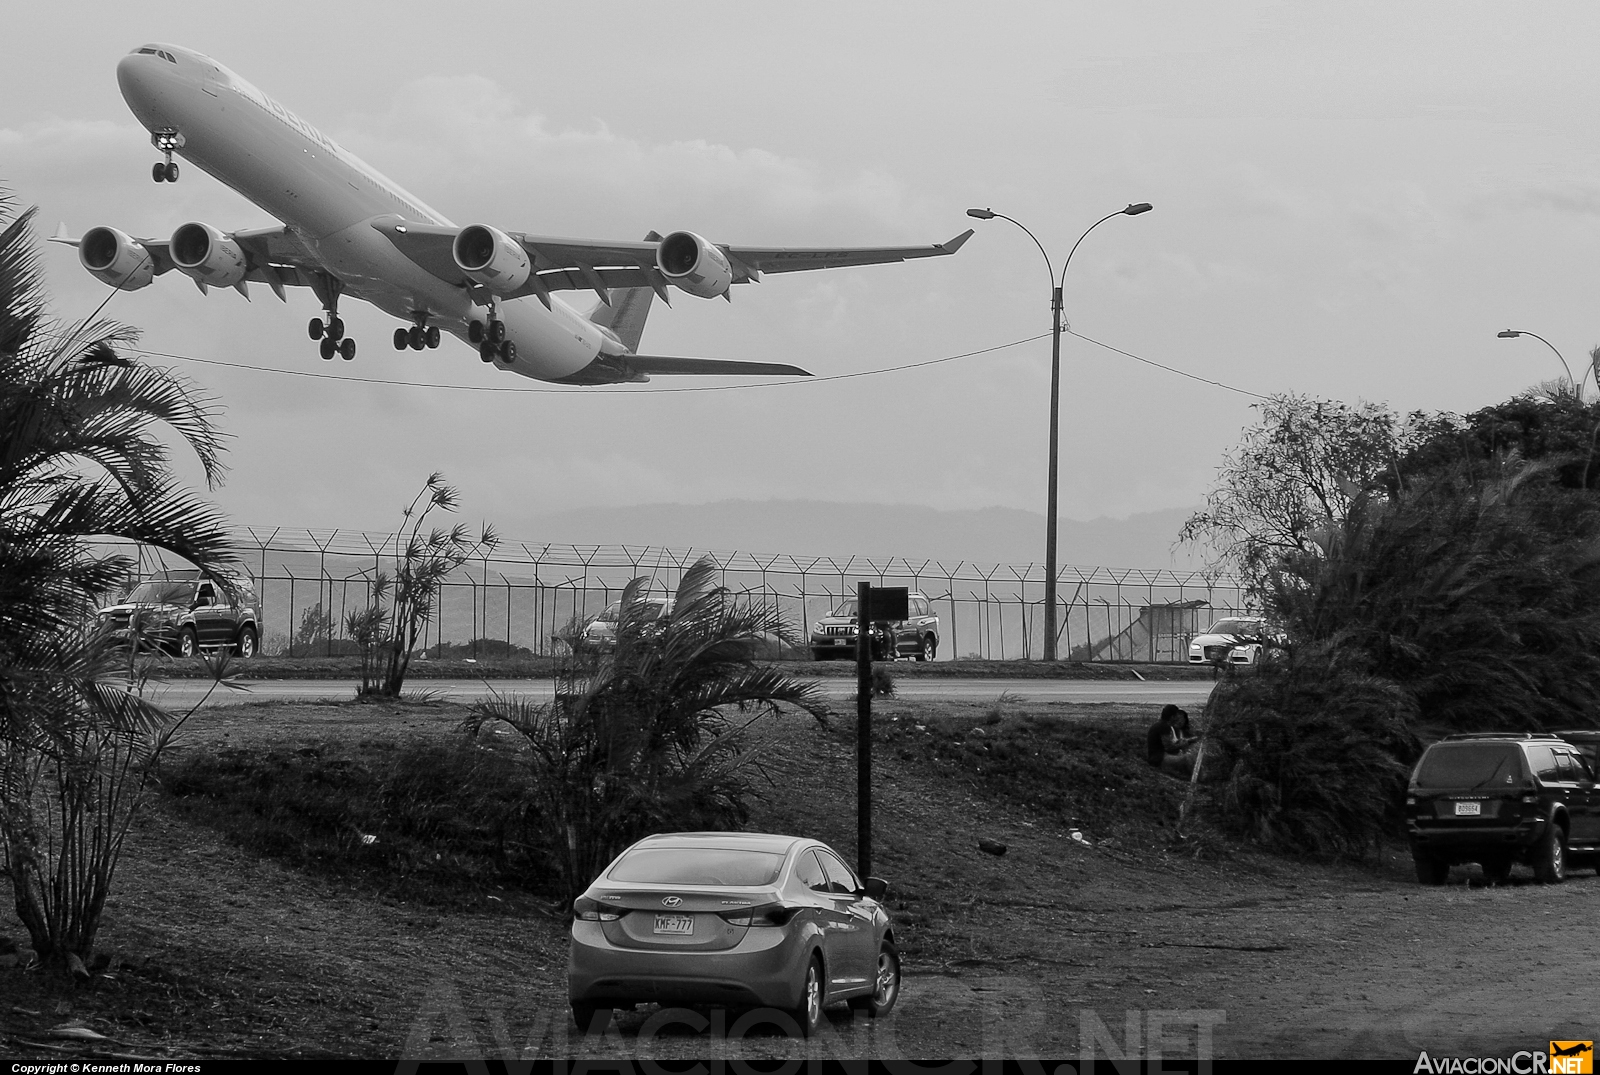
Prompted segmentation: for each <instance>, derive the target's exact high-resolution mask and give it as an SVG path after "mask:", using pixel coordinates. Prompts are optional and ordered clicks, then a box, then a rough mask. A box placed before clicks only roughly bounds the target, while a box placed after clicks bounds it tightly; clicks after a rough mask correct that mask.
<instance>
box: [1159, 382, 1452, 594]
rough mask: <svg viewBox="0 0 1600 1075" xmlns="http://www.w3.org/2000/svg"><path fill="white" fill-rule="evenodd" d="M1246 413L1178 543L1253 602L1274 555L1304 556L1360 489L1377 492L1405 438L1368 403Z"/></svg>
mask: <svg viewBox="0 0 1600 1075" xmlns="http://www.w3.org/2000/svg"><path fill="white" fill-rule="evenodd" d="M1255 406H1256V407H1257V408H1259V410H1260V412H1261V420H1260V422H1259V423H1257V424H1256V425H1255V426H1253V427H1250V428H1247V429H1246V430H1245V431H1244V436H1243V439H1242V440H1241V441H1240V443H1239V445H1238V447H1236V448H1234V449H1233V450H1232V451H1231V452H1229V453H1228V454H1227V455H1226V456H1225V457H1224V458H1223V462H1222V465H1221V466H1220V467H1219V468H1218V470H1217V481H1216V484H1215V485H1213V486H1212V489H1211V491H1210V492H1209V493H1207V494H1206V506H1205V508H1203V509H1202V510H1200V511H1198V512H1196V513H1195V514H1194V515H1193V516H1192V517H1190V519H1189V521H1188V522H1186V523H1185V524H1184V526H1183V531H1182V533H1181V536H1180V537H1181V540H1183V541H1185V542H1191V543H1196V544H1199V543H1206V544H1209V545H1210V546H1211V547H1212V548H1214V549H1216V550H1217V561H1216V563H1215V564H1214V565H1213V566H1214V567H1215V568H1224V569H1229V570H1232V571H1234V572H1235V573H1237V574H1238V575H1240V576H1241V577H1242V578H1243V579H1244V580H1245V583H1246V586H1247V588H1248V589H1249V590H1250V591H1251V592H1252V593H1253V594H1254V595H1255V596H1256V597H1257V598H1260V597H1262V596H1264V595H1265V594H1266V593H1267V592H1268V591H1269V590H1270V587H1271V583H1270V578H1271V574H1272V572H1273V570H1274V569H1275V568H1276V567H1277V566H1278V564H1279V562H1280V561H1281V559H1282V558H1283V557H1284V556H1286V555H1289V554H1301V555H1308V554H1309V555H1314V554H1315V551H1316V548H1317V546H1316V541H1315V537H1316V535H1317V534H1319V533H1320V532H1321V531H1323V530H1324V529H1326V528H1327V527H1328V526H1329V525H1330V524H1337V523H1338V522H1339V521H1340V520H1342V519H1343V518H1344V517H1345V515H1346V513H1347V512H1348V511H1349V509H1350V503H1351V500H1352V498H1353V497H1355V496H1356V495H1358V494H1359V493H1360V492H1361V491H1362V490H1363V489H1367V488H1370V487H1372V486H1374V485H1375V484H1377V485H1381V484H1382V479H1383V477H1384V475H1385V471H1388V470H1390V468H1391V467H1392V464H1393V461H1394V458H1395V455H1396V453H1397V452H1398V451H1399V450H1400V449H1401V447H1402V446H1403V444H1405V443H1406V442H1407V440H1408V437H1409V436H1410V433H1409V425H1402V424H1401V423H1400V422H1399V420H1398V419H1397V418H1396V417H1395V415H1394V414H1393V413H1392V412H1391V411H1389V410H1388V409H1387V408H1385V407H1383V406H1381V405H1379V404H1375V403H1361V404H1358V405H1356V406H1351V405H1350V404H1348V403H1341V402H1338V401H1336V400H1314V399H1312V398H1310V397H1309V396H1297V395H1293V394H1286V395H1277V396H1272V397H1270V398H1269V399H1267V400H1265V401H1264V402H1262V403H1258V404H1255ZM1420 420H1421V416H1420V415H1416V416H1413V418H1412V423H1415V422H1417V421H1420Z"/></svg>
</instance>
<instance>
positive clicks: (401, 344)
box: [394, 328, 411, 351]
mask: <svg viewBox="0 0 1600 1075" xmlns="http://www.w3.org/2000/svg"><path fill="white" fill-rule="evenodd" d="M409 346H411V333H410V332H408V331H406V330H405V329H403V328H397V329H395V330H394V349H395V350H396V351H404V350H405V349H406V348H407V347H409Z"/></svg>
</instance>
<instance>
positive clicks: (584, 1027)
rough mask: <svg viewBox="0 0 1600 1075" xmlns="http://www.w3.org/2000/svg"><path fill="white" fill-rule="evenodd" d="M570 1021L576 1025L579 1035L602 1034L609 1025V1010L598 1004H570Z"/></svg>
mask: <svg viewBox="0 0 1600 1075" xmlns="http://www.w3.org/2000/svg"><path fill="white" fill-rule="evenodd" d="M572 1021H573V1022H574V1023H577V1024H578V1033H580V1034H604V1033H605V1032H606V1027H608V1026H610V1025H611V1009H610V1008H602V1007H600V1005H598V1004H583V1003H580V1002H578V1001H576V1000H575V1001H573V1002H572Z"/></svg>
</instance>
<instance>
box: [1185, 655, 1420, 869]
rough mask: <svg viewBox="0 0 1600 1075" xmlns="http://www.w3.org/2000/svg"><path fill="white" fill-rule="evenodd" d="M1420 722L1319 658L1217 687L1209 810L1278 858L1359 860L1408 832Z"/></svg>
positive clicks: (1360, 678)
mask: <svg viewBox="0 0 1600 1075" xmlns="http://www.w3.org/2000/svg"><path fill="white" fill-rule="evenodd" d="M1416 715H1417V711H1416V703H1415V702H1414V701H1413V699H1412V697H1411V695H1410V694H1408V693H1407V692H1406V691H1404V690H1402V689H1400V688H1399V687H1397V686H1395V685H1394V684H1392V683H1389V682H1387V681H1384V680H1381V679H1377V678H1374V677H1370V676H1365V675H1362V674H1360V673H1353V672H1347V671H1341V670H1338V669H1336V668H1330V667H1329V666H1328V665H1327V664H1326V663H1324V662H1321V661H1318V660H1316V659H1315V658H1314V657H1306V658H1304V659H1302V660H1300V661H1299V662H1297V664H1296V665H1295V667H1294V668H1293V669H1266V670H1263V671H1262V672H1261V673H1260V674H1258V675H1255V676H1251V677H1238V678H1234V679H1231V680H1229V681H1227V682H1224V683H1222V684H1219V685H1218V687H1217V689H1216V691H1215V692H1214V693H1213V694H1212V697H1211V701H1210V702H1209V703H1208V704H1207V706H1206V713H1205V718H1206V719H1205V740H1204V751H1205V754H1204V758H1203V760H1202V762H1201V766H1202V771H1201V777H1202V780H1203V781H1204V782H1205V784H1206V785H1207V790H1208V792H1209V793H1210V794H1209V796H1208V798H1209V805H1208V806H1204V807H1202V809H1203V811H1204V813H1205V814H1208V815H1209V816H1211V817H1212V818H1213V819H1214V820H1215V821H1216V822H1217V823H1218V825H1219V826H1220V827H1221V828H1222V829H1223V830H1224V831H1225V832H1227V833H1228V834H1229V835H1231V836H1233V837H1235V838H1238V839H1244V840H1248V841H1250V842H1254V843H1258V844H1261V845H1263V846H1265V847H1267V848H1269V849H1271V850H1274V851H1279V852H1286V853H1290V854H1298V855H1307V856H1310V857H1313V858H1323V859H1327V858H1360V857H1362V856H1364V855H1365V854H1366V853H1367V852H1368V851H1369V850H1371V849H1373V848H1375V847H1376V846H1378V845H1380V844H1381V843H1382V842H1383V841H1384V840H1385V839H1387V838H1390V837H1393V836H1394V835H1396V834H1398V833H1399V832H1400V831H1401V807H1402V803H1403V801H1404V797H1405V786H1406V779H1407V777H1408V775H1409V772H1410V765H1411V763H1412V762H1413V761H1414V760H1415V759H1416V757H1417V755H1418V753H1419V752H1420V748H1421V744H1420V742H1419V740H1418V739H1417V737H1416V735H1415V734H1414V733H1413V732H1412V730H1411V729H1412V726H1413V723H1414V721H1415V719H1416Z"/></svg>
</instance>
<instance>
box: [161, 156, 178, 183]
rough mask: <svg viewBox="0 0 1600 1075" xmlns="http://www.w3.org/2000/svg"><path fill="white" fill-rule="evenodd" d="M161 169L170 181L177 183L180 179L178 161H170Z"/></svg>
mask: <svg viewBox="0 0 1600 1075" xmlns="http://www.w3.org/2000/svg"><path fill="white" fill-rule="evenodd" d="M161 171H162V172H163V173H164V174H165V175H166V177H167V182H168V183H176V182H177V181H178V162H177V161H168V162H167V163H166V166H165V167H164V168H162V169H161Z"/></svg>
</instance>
